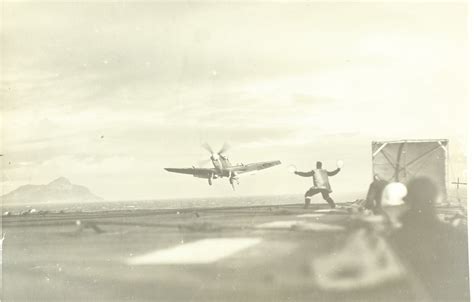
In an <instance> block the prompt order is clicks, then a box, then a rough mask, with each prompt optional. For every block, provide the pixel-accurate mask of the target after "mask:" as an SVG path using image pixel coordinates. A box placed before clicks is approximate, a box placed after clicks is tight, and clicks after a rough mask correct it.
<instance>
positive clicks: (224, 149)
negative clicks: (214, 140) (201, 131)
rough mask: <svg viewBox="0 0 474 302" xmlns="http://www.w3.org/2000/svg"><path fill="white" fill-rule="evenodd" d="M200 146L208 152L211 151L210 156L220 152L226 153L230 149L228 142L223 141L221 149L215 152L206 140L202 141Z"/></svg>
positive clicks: (219, 154)
mask: <svg viewBox="0 0 474 302" xmlns="http://www.w3.org/2000/svg"><path fill="white" fill-rule="evenodd" d="M202 147H203V148H204V149H206V150H207V151H208V152H209V153H211V158H217V156H216V155H218V156H221V155H222V154H224V153H226V152H227V151H229V149H230V145H229V144H228V143H224V144H223V145H222V147H221V149H220V150H219V152H217V153H215V152H214V150H213V149H212V147H211V145H209V144H208V143H207V142H206V143H203V144H202Z"/></svg>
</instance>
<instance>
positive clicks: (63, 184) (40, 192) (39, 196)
mask: <svg viewBox="0 0 474 302" xmlns="http://www.w3.org/2000/svg"><path fill="white" fill-rule="evenodd" d="M1 200H2V202H3V204H38V203H77V202H93V201H102V200H103V199H102V198H100V197H98V196H96V195H94V194H92V193H91V192H90V191H89V189H88V188H86V187H84V186H79V185H74V184H72V183H71V182H70V181H69V180H68V179H67V178H64V177H60V178H58V179H56V180H53V181H52V182H50V183H49V184H47V185H25V186H21V187H19V188H18V189H16V190H13V191H12V192H10V193H8V194H5V195H3V196H2V197H1Z"/></svg>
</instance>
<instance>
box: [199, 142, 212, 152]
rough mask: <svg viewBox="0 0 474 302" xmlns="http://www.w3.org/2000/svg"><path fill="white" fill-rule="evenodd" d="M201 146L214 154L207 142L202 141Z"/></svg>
mask: <svg viewBox="0 0 474 302" xmlns="http://www.w3.org/2000/svg"><path fill="white" fill-rule="evenodd" d="M201 146H202V147H203V148H204V149H206V150H207V151H208V152H209V153H211V154H214V151H213V150H212V147H211V146H210V145H209V144H208V143H203V144H202V145H201Z"/></svg>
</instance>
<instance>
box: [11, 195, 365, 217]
mask: <svg viewBox="0 0 474 302" xmlns="http://www.w3.org/2000/svg"><path fill="white" fill-rule="evenodd" d="M362 196H363V194H354V193H348V194H337V195H334V196H333V198H334V200H336V202H338V201H340V202H350V201H354V200H356V199H357V198H360V197H362ZM303 200H304V198H303V196H302V194H287V195H262V196H229V197H209V198H203V197H200V198H173V199H150V200H124V201H101V202H87V203H81V202H78V203H41V204H35V203H28V204H22V205H17V204H15V205H8V204H7V205H5V204H4V205H3V206H2V212H3V214H4V215H5V214H13V215H15V214H21V213H26V212H29V211H33V212H50V213H68V212H101V211H106V212H109V211H133V210H160V209H163V210H169V209H190V208H191V209H192V208H218V207H244V206H269V205H284V204H303ZM313 203H322V204H324V203H325V201H324V200H323V199H322V197H321V196H319V195H317V196H315V197H313Z"/></svg>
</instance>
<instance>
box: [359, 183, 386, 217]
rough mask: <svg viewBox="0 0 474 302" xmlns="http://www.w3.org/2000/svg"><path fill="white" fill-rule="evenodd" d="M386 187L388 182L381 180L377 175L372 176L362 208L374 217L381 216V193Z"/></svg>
mask: <svg viewBox="0 0 474 302" xmlns="http://www.w3.org/2000/svg"><path fill="white" fill-rule="evenodd" d="M387 185H388V181H385V180H383V179H382V178H381V177H380V176H379V175H378V174H375V175H374V180H373V181H372V183H371V184H370V187H369V191H368V192H367V197H366V198H365V205H364V207H365V208H366V209H368V210H371V211H372V212H373V213H374V214H375V215H380V214H382V192H383V190H384V189H385V187H386V186H387Z"/></svg>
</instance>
